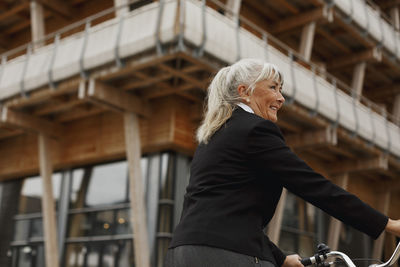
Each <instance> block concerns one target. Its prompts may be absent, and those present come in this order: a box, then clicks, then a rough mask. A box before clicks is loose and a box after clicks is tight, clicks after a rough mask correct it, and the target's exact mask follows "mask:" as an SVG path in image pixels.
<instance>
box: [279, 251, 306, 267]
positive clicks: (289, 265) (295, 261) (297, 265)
mask: <svg viewBox="0 0 400 267" xmlns="http://www.w3.org/2000/svg"><path fill="white" fill-rule="evenodd" d="M300 260H301V258H300V256H299V255H297V254H293V255H288V256H286V259H285V261H284V262H283V264H282V267H304V266H303V264H301V262H300Z"/></svg>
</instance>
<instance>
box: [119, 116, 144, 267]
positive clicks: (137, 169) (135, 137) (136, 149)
mask: <svg viewBox="0 0 400 267" xmlns="http://www.w3.org/2000/svg"><path fill="white" fill-rule="evenodd" d="M124 123H125V143H126V144H125V146H126V154H127V159H128V169H129V194H130V199H131V223H132V226H133V236H134V238H133V244H134V245H133V248H134V255H135V265H136V266H140V267H150V252H149V240H148V235H147V233H148V232H147V222H146V218H147V217H146V209H145V203H144V192H143V191H144V190H143V189H144V186H143V181H142V172H141V166H140V159H141V145H140V132H139V119H138V117H137V115H136V114H134V113H132V112H126V113H125V114H124Z"/></svg>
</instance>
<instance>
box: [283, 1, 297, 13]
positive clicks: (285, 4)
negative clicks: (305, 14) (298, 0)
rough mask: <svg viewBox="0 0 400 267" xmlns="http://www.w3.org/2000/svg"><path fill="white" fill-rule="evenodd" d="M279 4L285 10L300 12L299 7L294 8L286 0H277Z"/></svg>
mask: <svg viewBox="0 0 400 267" xmlns="http://www.w3.org/2000/svg"><path fill="white" fill-rule="evenodd" d="M278 2H279V4H280V5H282V6H284V7H285V8H286V9H287V10H289V11H290V12H291V13H293V14H298V13H300V11H299V9H298V8H296V7H295V6H294V5H292V4H289V3H288V2H287V1H286V0H278Z"/></svg>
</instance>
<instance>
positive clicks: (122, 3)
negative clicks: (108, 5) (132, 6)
mask: <svg viewBox="0 0 400 267" xmlns="http://www.w3.org/2000/svg"><path fill="white" fill-rule="evenodd" d="M133 2H136V1H133ZM128 3H129V0H114V6H115V7H118V9H117V10H115V15H116V16H117V17H120V16H123V15H124V14H126V13H128V12H129V5H128Z"/></svg>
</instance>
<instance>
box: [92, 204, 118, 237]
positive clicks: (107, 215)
mask: <svg viewBox="0 0 400 267" xmlns="http://www.w3.org/2000/svg"><path fill="white" fill-rule="evenodd" d="M92 218H93V221H92V223H91V225H92V233H91V235H112V234H113V230H114V211H112V210H108V211H102V212H96V213H95V214H94V216H92Z"/></svg>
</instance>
